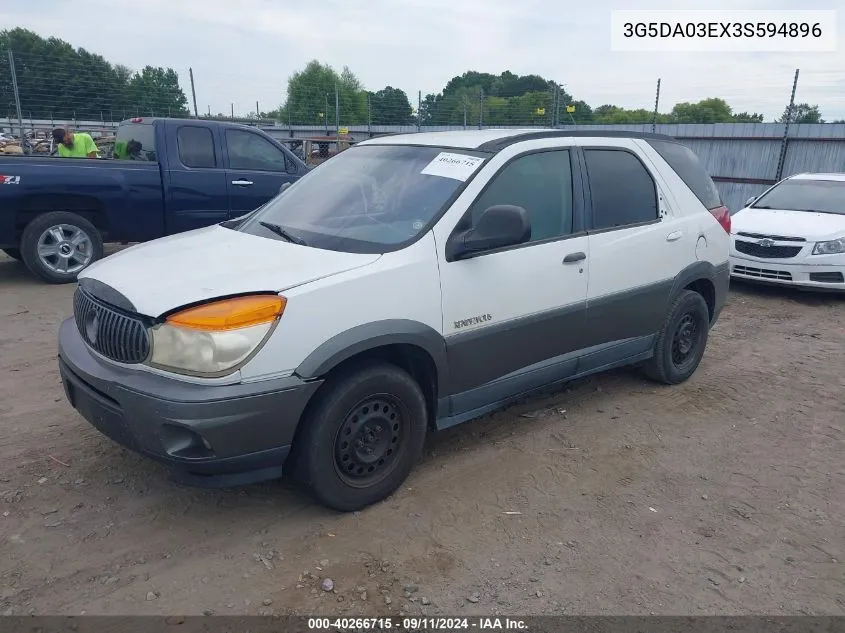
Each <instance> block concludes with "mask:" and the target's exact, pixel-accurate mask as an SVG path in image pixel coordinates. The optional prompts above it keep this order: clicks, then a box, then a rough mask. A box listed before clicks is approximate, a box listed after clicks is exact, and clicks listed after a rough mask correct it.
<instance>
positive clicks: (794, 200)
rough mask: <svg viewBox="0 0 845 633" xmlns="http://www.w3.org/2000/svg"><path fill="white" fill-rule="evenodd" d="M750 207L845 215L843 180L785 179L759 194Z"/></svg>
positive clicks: (844, 185) (844, 186)
mask: <svg viewBox="0 0 845 633" xmlns="http://www.w3.org/2000/svg"><path fill="white" fill-rule="evenodd" d="M751 207H752V208H754V209H786V210H789V211H816V212H818V213H835V214H837V215H845V181H837V180H797V179H795V180H787V181H785V182H782V183H781V184H779V185H778V186H776V187H774V188H773V189H771V190H770V191H769V193H767V194H765V195H763V196H761V197H760V199H759V200H757V201H756V202H754V204H753V205H751Z"/></svg>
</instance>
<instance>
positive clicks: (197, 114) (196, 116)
mask: <svg viewBox="0 0 845 633" xmlns="http://www.w3.org/2000/svg"><path fill="white" fill-rule="evenodd" d="M188 74H189V75H190V76H191V96H192V97H193V99H194V118H195V119H198V118H200V115H199V112H197V90H196V88H194V69H193V68H189V69H188Z"/></svg>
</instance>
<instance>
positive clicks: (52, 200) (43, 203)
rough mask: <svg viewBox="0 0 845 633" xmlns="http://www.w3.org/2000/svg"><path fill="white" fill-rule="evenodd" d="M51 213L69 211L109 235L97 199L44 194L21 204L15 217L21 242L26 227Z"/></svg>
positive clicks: (25, 200)
mask: <svg viewBox="0 0 845 633" xmlns="http://www.w3.org/2000/svg"><path fill="white" fill-rule="evenodd" d="M51 211H68V212H70V213H75V214H76V215H79V216H81V217H83V218H85V219H86V220H88V221H89V222H90V223H91V224H93V225H94V226H95V227H96V228H97V229H98V230H99V231H100V233H102V234H103V235H105V234H106V233H108V222H107V221H106V215H105V213H104V212H103V205H102V203H101V202H100V201H99V200H97V199H96V198H91V197H89V196H79V195H68V196H65V195H53V194H43V195H37V196H28V197H27V198H25V199H24V200H23V201H22V202H21V207H20V210H19V211H18V213H17V215H16V216H15V233H16V237H17V241H18V242H20V238H21V235H23V230H24V229H25V228H26V225H27V224H29V223H30V222H32V221H33V220H34V219H35V218H36V217H38V216H39V215H44V214H45V213H50V212H51Z"/></svg>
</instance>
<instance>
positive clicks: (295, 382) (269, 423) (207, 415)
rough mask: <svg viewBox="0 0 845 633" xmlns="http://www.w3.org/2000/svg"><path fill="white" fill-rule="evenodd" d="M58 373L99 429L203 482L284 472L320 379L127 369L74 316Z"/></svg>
mask: <svg viewBox="0 0 845 633" xmlns="http://www.w3.org/2000/svg"><path fill="white" fill-rule="evenodd" d="M59 372H60V373H61V377H62V384H63V386H64V389H65V395H66V396H67V399H68V401H69V402H70V403H71V405H72V406H73V407H74V408H75V409H76V410H77V411H78V412H79V413H80V414H81V415H82V417H84V418H85V419H86V420H88V422H90V423H91V424H92V425H93V426H94V427H96V428H97V429H98V430H99V431H100V432H101V433H103V434H104V435H106V436H107V437H109V438H111V439H112V440H114V441H115V442H117V443H118V444H120V445H122V446H124V447H126V448H128V449H130V450H132V451H135V452H137V453H141V454H143V455H146V456H148V457H151V458H153V459H155V460H157V461H160V462H163V463H165V464H168V465H169V466H171V467H172V471H173V474H174V478H175V479H177V480H178V481H181V482H183V483H186V484H190V485H199V486H233V485H242V484H246V483H252V482H256V481H263V480H268V479H275V478H278V477H280V476H281V475H282V466H283V464H284V461H285V458H286V457H287V455H288V453H289V452H290V447H291V444H292V443H293V437H294V432H295V431H296V427H297V425H298V423H299V419H300V417H301V415H302V412H303V411H304V410H305V406H306V404H307V403H308V401H309V399H310V398H311V396H312V395H313V394H314V392H315V391H316V390H317V388H318V387H319V386H320V384H321V381H317V380H315V381H303V380H301V379H299V378H298V377H295V376H291V377H286V378H277V379H273V380H266V381H262V382H257V383H251V384H236V385H198V384H193V383H187V382H185V381H182V380H177V379H174V378H168V377H166V376H161V375H158V374H152V373H150V372H145V371H137V370H130V369H126V368H124V367H121V366H119V365H115V364H113V363H109V362H108V361H105V360H102V359H101V358H100V357H99V356H96V355H95V354H93V353H92V352H91V351H90V350H89V349H88V347H87V346H86V345H85V343H84V342H83V340H82V338H81V337H80V335H79V331H78V330H77V328H76V324H75V323H74V321H73V319H72V318H71V319H67V320H66V321H64V322H63V323H62V324H61V326H60V328H59Z"/></svg>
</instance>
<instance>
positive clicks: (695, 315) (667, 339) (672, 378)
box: [643, 290, 710, 385]
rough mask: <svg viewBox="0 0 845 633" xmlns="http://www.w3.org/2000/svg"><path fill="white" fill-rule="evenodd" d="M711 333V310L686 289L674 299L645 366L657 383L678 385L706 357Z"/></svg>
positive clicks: (701, 299)
mask: <svg viewBox="0 0 845 633" xmlns="http://www.w3.org/2000/svg"><path fill="white" fill-rule="evenodd" d="M709 333H710V312H709V310H708V309H707V303H706V302H705V301H704V298H703V297H702V296H701V295H700V294H698V293H697V292H693V291H691V290H684V291H683V292H681V294H680V295H678V297H677V298H676V299H675V300H674V301H673V302H672V306H671V307H670V308H669V311H668V312H667V314H666V319H665V321H664V322H663V326H662V327H661V328H660V332H658V334H657V341H656V342H655V345H654V356H653V357H652V358H651V359H649V360H648V361H647V362H646V363H645V365H644V366H643V370H644V371H645V374H646V375H647V376H648V377H649V378H651V379H652V380H655V381H657V382H662V383H664V384H667V385H677V384H680V383H682V382H684V381H685V380H687V379H688V378H689V377H690V376H692V375H693V374H694V373H695V370H696V369H697V368H698V365H699V363H700V362H701V359H702V357H703V356H704V350H705V348H706V347H707V338H708V335H709Z"/></svg>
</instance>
